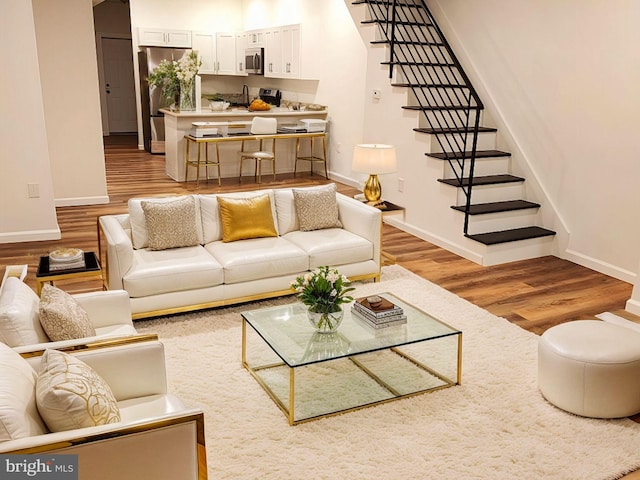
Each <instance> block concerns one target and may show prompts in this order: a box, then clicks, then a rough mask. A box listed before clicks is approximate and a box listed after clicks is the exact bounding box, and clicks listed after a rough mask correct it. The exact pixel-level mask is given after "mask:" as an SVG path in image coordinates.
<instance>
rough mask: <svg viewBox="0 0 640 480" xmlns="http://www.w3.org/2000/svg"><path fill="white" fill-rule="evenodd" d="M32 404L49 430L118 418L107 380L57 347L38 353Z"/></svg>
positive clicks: (117, 409) (116, 405)
mask: <svg viewBox="0 0 640 480" xmlns="http://www.w3.org/2000/svg"><path fill="white" fill-rule="evenodd" d="M36 404H37V405H38V411H39V412H40V415H41V416H42V419H43V420H44V422H45V423H46V424H47V427H49V430H51V431H52V432H60V431H64V430H72V429H74V428H85V427H93V426H95V425H105V424H108V423H117V422H119V421H120V409H119V408H118V404H117V402H116V399H115V396H114V395H113V392H112V391H111V388H110V387H109V385H108V384H107V382H105V381H104V379H103V378H102V377H101V376H100V375H98V374H97V373H96V372H95V370H93V369H92V368H91V367H90V366H89V365H87V364H86V363H84V362H83V361H82V360H80V359H78V358H76V357H73V356H72V355H69V354H66V353H64V352H60V351H58V350H50V349H48V350H45V352H44V355H43V356H42V360H41V363H40V369H39V371H38V378H37V380H36Z"/></svg>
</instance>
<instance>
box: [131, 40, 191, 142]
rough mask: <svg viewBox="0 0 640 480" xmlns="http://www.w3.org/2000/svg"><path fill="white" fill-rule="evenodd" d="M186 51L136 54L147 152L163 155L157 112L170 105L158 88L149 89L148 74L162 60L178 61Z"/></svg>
mask: <svg viewBox="0 0 640 480" xmlns="http://www.w3.org/2000/svg"><path fill="white" fill-rule="evenodd" d="M187 51H189V50H188V49H185V48H166V47H144V48H142V49H141V50H140V51H139V52H138V66H139V68H140V104H141V105H142V134H143V136H144V149H145V150H146V151H147V152H150V153H164V115H163V114H162V112H160V111H159V110H160V109H161V108H166V107H168V106H169V105H170V103H171V102H168V101H167V100H166V99H165V98H163V97H162V95H161V94H160V89H159V88H156V87H149V83H148V82H147V78H148V77H149V72H153V70H155V68H156V67H157V66H158V65H159V64H160V62H161V61H162V60H179V59H180V58H181V57H182V55H184V54H185V52H187Z"/></svg>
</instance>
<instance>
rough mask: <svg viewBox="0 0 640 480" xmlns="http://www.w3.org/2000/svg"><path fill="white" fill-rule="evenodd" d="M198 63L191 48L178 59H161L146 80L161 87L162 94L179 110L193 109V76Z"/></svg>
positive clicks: (197, 68)
mask: <svg viewBox="0 0 640 480" xmlns="http://www.w3.org/2000/svg"><path fill="white" fill-rule="evenodd" d="M200 65H202V62H201V61H200V59H199V58H198V52H196V51H194V50H191V51H188V52H186V53H185V54H184V55H183V56H182V57H181V58H180V60H178V61H175V60H173V61H169V60H162V61H161V62H160V63H159V64H158V66H157V67H156V69H155V70H154V71H153V72H151V73H150V74H149V78H148V79H147V80H148V82H149V85H150V86H152V87H159V88H161V92H162V95H163V96H164V97H165V98H166V99H167V100H168V101H169V102H171V101H172V100H173V101H174V103H175V104H177V107H178V108H179V109H180V110H195V105H196V102H195V77H196V75H197V74H198V70H199V69H200Z"/></svg>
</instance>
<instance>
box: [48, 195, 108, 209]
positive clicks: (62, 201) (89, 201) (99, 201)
mask: <svg viewBox="0 0 640 480" xmlns="http://www.w3.org/2000/svg"><path fill="white" fill-rule="evenodd" d="M106 203H109V196H108V195H103V196H99V197H74V198H56V199H55V206H56V207H76V206H79V205H103V204H106Z"/></svg>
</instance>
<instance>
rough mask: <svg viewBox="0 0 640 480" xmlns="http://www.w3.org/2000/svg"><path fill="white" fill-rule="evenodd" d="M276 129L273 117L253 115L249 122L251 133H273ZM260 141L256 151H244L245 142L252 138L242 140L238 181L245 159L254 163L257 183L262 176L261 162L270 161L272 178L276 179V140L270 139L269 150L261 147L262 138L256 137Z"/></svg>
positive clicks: (240, 179) (276, 124)
mask: <svg viewBox="0 0 640 480" xmlns="http://www.w3.org/2000/svg"><path fill="white" fill-rule="evenodd" d="M277 131H278V121H277V120H276V119H275V118H264V117H253V120H252V122H251V134H252V135H274V134H275V133H277ZM257 140H258V141H259V142H260V146H259V148H258V150H257V151H254V150H252V151H246V150H245V142H246V141H253V140H242V149H241V151H240V152H239V154H240V175H239V176H238V182H241V181H242V166H243V163H244V161H245V160H253V161H254V165H255V177H256V178H257V183H261V176H262V162H264V161H268V162H271V169H272V171H273V180H274V181H275V179H276V141H275V139H273V138H272V139H271V150H270V151H268V150H265V149H264V148H263V141H264V139H262V138H260V139H257Z"/></svg>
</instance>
